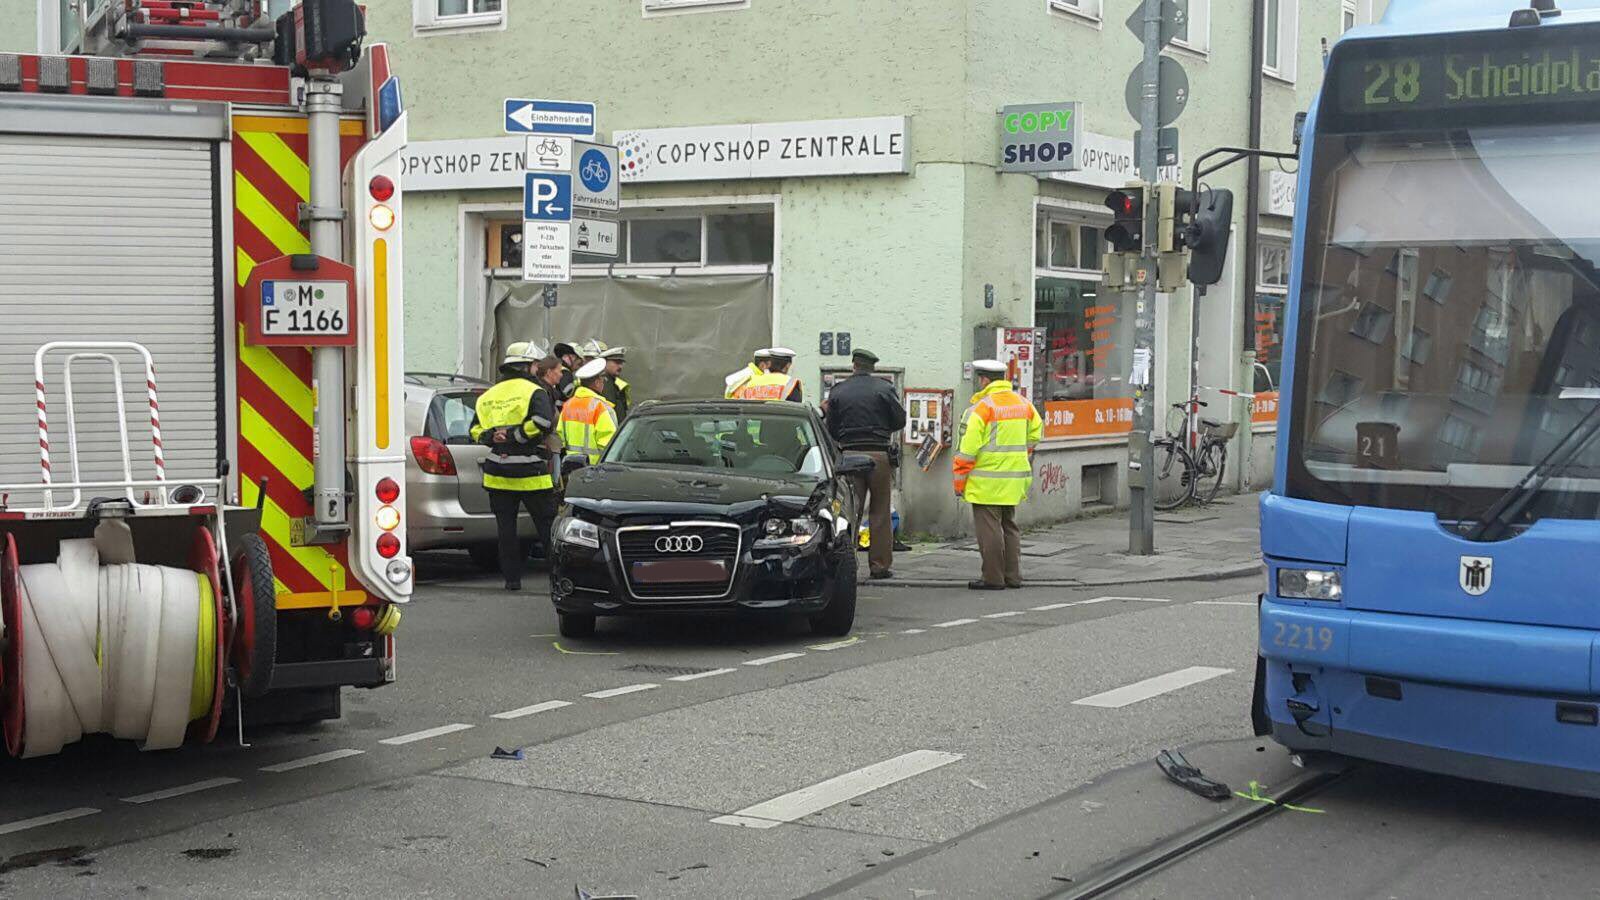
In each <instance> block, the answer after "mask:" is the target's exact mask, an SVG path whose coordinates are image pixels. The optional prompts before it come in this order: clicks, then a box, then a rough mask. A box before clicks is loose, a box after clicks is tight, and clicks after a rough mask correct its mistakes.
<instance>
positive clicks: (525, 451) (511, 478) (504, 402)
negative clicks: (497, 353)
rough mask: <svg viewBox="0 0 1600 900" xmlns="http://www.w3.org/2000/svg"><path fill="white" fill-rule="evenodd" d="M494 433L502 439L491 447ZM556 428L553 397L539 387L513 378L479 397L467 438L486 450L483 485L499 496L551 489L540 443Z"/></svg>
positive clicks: (547, 462) (545, 454) (552, 484)
mask: <svg viewBox="0 0 1600 900" xmlns="http://www.w3.org/2000/svg"><path fill="white" fill-rule="evenodd" d="M496 428H505V429H507V432H506V440H505V441H503V442H501V443H498V444H497V443H495V442H494V440H493V433H494V430H495V429H496ZM554 429H555V398H554V397H553V396H552V395H551V392H550V391H548V390H546V389H545V388H544V386H543V385H541V384H538V383H537V382H535V381H533V380H532V379H529V378H524V377H521V376H517V377H514V378H507V379H505V380H504V381H502V382H500V383H499V384H496V385H495V386H494V387H492V388H489V389H488V390H487V391H484V392H483V393H482V394H479V395H478V403H477V415H476V416H474V417H473V420H472V427H471V428H470V429H468V431H467V433H468V434H469V435H470V436H471V437H472V439H473V440H474V441H477V442H478V443H480V444H483V445H485V446H487V447H488V448H489V455H488V457H486V458H485V459H484V461H483V463H482V465H483V486H484V487H486V488H490V489H491V490H497V491H548V490H553V489H554V488H555V479H554V477H552V475H551V471H550V454H549V452H548V450H547V448H545V447H544V446H543V444H544V441H545V439H546V438H548V437H549V436H550V434H551V432H552V431H553V430H554Z"/></svg>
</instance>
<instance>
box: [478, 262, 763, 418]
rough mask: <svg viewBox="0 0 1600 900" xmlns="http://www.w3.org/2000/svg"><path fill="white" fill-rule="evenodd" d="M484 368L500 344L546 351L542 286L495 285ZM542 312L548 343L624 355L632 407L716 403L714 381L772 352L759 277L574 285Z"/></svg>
mask: <svg viewBox="0 0 1600 900" xmlns="http://www.w3.org/2000/svg"><path fill="white" fill-rule="evenodd" d="M490 288H491V289H490V298H491V303H492V309H491V315H489V316H487V317H485V318H486V319H487V320H488V321H489V322H490V323H491V324H490V325H489V327H488V329H487V333H486V334H485V335H484V337H483V345H482V350H483V356H482V357H481V358H482V359H484V360H488V361H491V365H489V366H486V368H487V369H489V371H485V372H483V373H481V374H482V375H483V376H484V377H487V378H491V379H492V378H494V377H495V373H494V372H493V371H492V370H493V365H492V361H495V360H499V359H501V358H502V353H503V351H504V350H505V347H506V345H507V344H511V343H514V342H516V341H524V340H534V341H537V342H539V343H540V344H546V343H547V342H546V341H545V335H546V322H545V316H546V312H547V311H546V310H545V308H544V304H543V302H542V296H543V295H542V291H543V290H544V286H543V285H540V284H529V283H524V282H501V281H497V282H494V283H493V284H492V285H491V286H490ZM559 296H560V300H559V303H558V305H557V306H556V308H555V309H552V310H549V311H548V314H549V331H548V334H549V336H550V338H551V340H552V341H561V340H573V339H575V338H576V339H582V340H588V339H589V338H599V339H600V340H602V341H605V342H606V343H607V344H609V345H610V346H613V347H627V348H628V364H627V368H626V370H625V372H624V376H623V377H625V378H627V380H628V382H629V383H630V384H632V385H633V390H632V392H633V400H634V402H635V403H637V402H639V401H641V400H650V399H662V400H671V399H682V398H694V397H719V398H720V397H721V396H722V392H723V383H722V379H723V376H725V375H726V374H727V373H728V372H729V371H732V370H733V369H737V368H739V367H740V366H742V365H744V364H746V363H748V362H749V361H750V353H751V351H753V350H755V349H757V348H760V347H766V346H768V345H770V344H771V343H772V279H771V277H770V276H767V275H724V276H710V277H681V278H650V277H634V278H581V279H578V280H576V281H574V282H573V283H572V284H565V285H562V286H561V288H560V295H559Z"/></svg>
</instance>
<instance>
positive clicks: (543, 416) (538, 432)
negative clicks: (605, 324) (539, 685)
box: [468, 341, 561, 591]
mask: <svg viewBox="0 0 1600 900" xmlns="http://www.w3.org/2000/svg"><path fill="white" fill-rule="evenodd" d="M537 353H538V348H537V347H535V346H534V345H533V344H532V343H531V342H527V341H521V342H518V343H515V344H512V345H511V346H509V347H507V348H506V357H505V361H504V362H502V363H501V364H500V382H499V383H498V384H496V385H495V386H494V387H492V388H489V389H488V390H487V391H484V392H483V393H482V394H480V395H479V396H478V404H477V411H476V415H475V416H473V419H472V427H471V429H470V430H469V431H468V434H469V435H471V437H472V439H473V440H474V441H477V442H478V443H480V444H483V445H484V446H486V447H488V448H489V455H488V456H487V457H486V458H485V459H484V460H483V462H482V463H481V465H482V466H483V487H484V490H485V491H487V492H488V494H489V509H490V510H491V511H493V513H494V518H495V526H496V529H497V530H498V532H499V538H500V573H501V574H502V575H504V576H505V582H506V590H508V591H516V590H521V589H522V562H523V560H522V550H521V541H519V540H518V537H517V513H518V511H519V510H520V509H527V511H528V515H529V516H530V517H531V518H532V519H533V527H534V530H535V532H536V533H537V534H538V535H539V544H540V546H542V547H543V548H544V552H545V554H546V557H547V558H548V555H549V553H550V546H551V545H550V527H551V525H552V524H553V523H554V521H555V517H556V508H557V506H558V505H559V503H560V499H559V496H558V494H557V493H556V479H555V475H554V460H555V458H556V454H557V453H558V452H559V451H560V445H561V442H560V438H559V437H558V436H557V435H556V393H555V388H556V385H557V383H559V382H560V380H561V363H560V362H558V361H557V360H556V359H555V358H554V357H549V358H544V359H541V358H539V357H538V356H537V355H536V354H537Z"/></svg>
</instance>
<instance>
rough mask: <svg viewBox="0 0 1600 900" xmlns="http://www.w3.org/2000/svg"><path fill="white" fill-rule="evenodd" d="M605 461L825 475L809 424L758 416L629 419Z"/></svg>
mask: <svg viewBox="0 0 1600 900" xmlns="http://www.w3.org/2000/svg"><path fill="white" fill-rule="evenodd" d="M605 461H606V462H620V463H627V464H630V465H653V466H693V467H697V468H708V469H732V470H735V471H739V472H748V473H764V474H772V475H801V476H807V477H812V478H820V477H821V476H822V475H823V474H824V471H825V470H824V466H823V448H822V444H821V442H820V441H818V440H817V435H816V433H815V432H814V431H813V429H812V427H811V421H810V420H809V419H807V418H803V417H801V416H793V415H773V414H768V415H763V414H761V413H760V412H754V413H749V414H745V415H728V414H726V413H710V412H707V413H698V412H695V413H663V414H659V415H646V416H633V417H630V418H629V419H628V420H627V421H626V422H624V423H623V425H622V430H621V431H620V432H619V433H618V434H617V436H616V438H615V439H614V440H613V441H612V442H611V446H610V447H608V448H607V450H606V455H605Z"/></svg>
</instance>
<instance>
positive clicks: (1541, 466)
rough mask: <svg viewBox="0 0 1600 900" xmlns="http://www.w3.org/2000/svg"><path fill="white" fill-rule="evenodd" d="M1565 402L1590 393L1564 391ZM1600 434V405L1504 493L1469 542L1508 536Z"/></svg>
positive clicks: (1489, 510)
mask: <svg viewBox="0 0 1600 900" xmlns="http://www.w3.org/2000/svg"><path fill="white" fill-rule="evenodd" d="M1561 396H1562V398H1563V399H1572V398H1585V399H1587V398H1588V394H1587V393H1579V392H1577V391H1574V392H1572V393H1569V392H1567V391H1562V393H1561ZM1596 434H1600V402H1597V403H1595V405H1594V406H1592V407H1590V409H1589V411H1588V412H1587V413H1584V416H1583V418H1581V419H1579V420H1578V423H1577V424H1576V425H1573V426H1572V430H1571V431H1568V432H1567V433H1566V434H1564V435H1562V436H1561V439H1560V440H1558V441H1556V443H1555V446H1553V447H1551V448H1550V452H1549V453H1546V454H1545V455H1544V458H1543V459H1541V460H1539V462H1538V463H1536V464H1534V466H1533V468H1531V469H1529V470H1528V474H1526V475H1524V476H1522V478H1521V480H1519V481H1518V482H1517V483H1516V484H1514V485H1512V486H1511V488H1510V489H1509V490H1507V491H1506V492H1505V493H1504V494H1501V495H1500V496H1499V498H1497V499H1496V500H1495V501H1494V503H1493V504H1491V505H1490V506H1489V508H1488V509H1486V510H1484V513H1483V518H1482V519H1481V520H1480V521H1479V522H1478V524H1477V525H1476V526H1474V527H1473V529H1472V531H1470V532H1468V533H1467V540H1469V541H1497V540H1500V538H1501V537H1503V536H1504V535H1505V533H1506V530H1507V529H1508V528H1509V527H1510V526H1511V523H1512V522H1515V521H1516V520H1517V517H1518V516H1521V515H1522V514H1523V512H1525V511H1526V510H1527V508H1528V506H1529V505H1530V504H1532V503H1533V501H1534V498H1536V497H1538V496H1539V492H1540V491H1543V490H1544V486H1545V484H1546V483H1548V482H1549V481H1550V479H1552V478H1554V477H1556V476H1557V475H1560V474H1561V473H1562V472H1565V471H1566V470H1567V469H1568V467H1570V466H1571V465H1572V463H1573V462H1574V461H1575V460H1577V458H1578V454H1580V453H1582V452H1583V450H1584V448H1586V447H1588V446H1589V444H1590V443H1591V442H1592V441H1593V440H1594V437H1595V435H1596Z"/></svg>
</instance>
